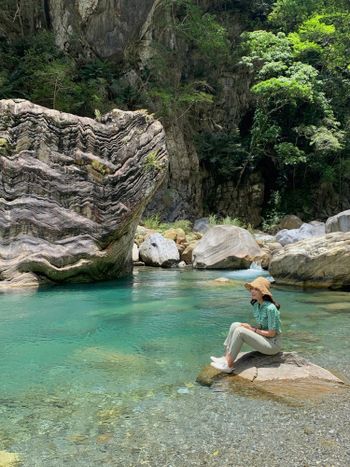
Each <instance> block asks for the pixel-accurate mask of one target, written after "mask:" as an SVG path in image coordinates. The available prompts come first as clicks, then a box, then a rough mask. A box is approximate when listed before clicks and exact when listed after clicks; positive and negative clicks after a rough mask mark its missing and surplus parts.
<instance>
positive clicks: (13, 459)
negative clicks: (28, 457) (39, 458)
mask: <svg viewBox="0 0 350 467" xmlns="http://www.w3.org/2000/svg"><path fill="white" fill-rule="evenodd" d="M17 465H20V457H19V455H18V454H16V453H14V452H7V451H0V467H16V466H17Z"/></svg>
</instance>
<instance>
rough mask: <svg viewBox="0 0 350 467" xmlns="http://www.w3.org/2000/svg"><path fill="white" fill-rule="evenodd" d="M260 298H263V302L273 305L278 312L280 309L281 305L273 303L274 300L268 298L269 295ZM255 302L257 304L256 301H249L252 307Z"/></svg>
mask: <svg viewBox="0 0 350 467" xmlns="http://www.w3.org/2000/svg"><path fill="white" fill-rule="evenodd" d="M262 298H263V300H264V302H270V303H273V304H274V305H275V307H276V308H277V310H279V309H280V308H281V305H280V304H279V303H277V302H275V300H274V299H273V298H272V297H270V295H263V297H262ZM256 302H257V300H251V301H250V303H251V304H252V305H254V303H256Z"/></svg>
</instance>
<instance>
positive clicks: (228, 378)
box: [196, 351, 347, 399]
mask: <svg viewBox="0 0 350 467" xmlns="http://www.w3.org/2000/svg"><path fill="white" fill-rule="evenodd" d="M196 381H197V382H198V383H200V384H202V385H205V386H213V387H216V386H218V385H219V386H220V387H221V388H222V387H223V384H225V387H227V389H229V388H230V387H231V388H232V389H233V388H234V389H235V390H239V387H240V386H241V389H242V390H243V392H244V391H245V390H247V388H250V389H253V390H254V389H255V390H256V391H255V395H256V397H259V396H260V395H261V392H264V393H265V394H270V395H271V396H279V397H292V398H297V399H315V398H318V397H320V396H322V395H324V394H329V393H333V392H337V391H339V389H342V388H346V387H347V386H346V385H345V383H344V381H342V380H341V379H339V378H337V377H336V376H335V375H333V374H332V373H331V372H329V371H328V370H325V369H324V368H321V367H320V366H317V365H314V364H313V363H311V362H309V361H308V360H306V359H304V358H303V357H301V356H299V355H298V354H297V353H295V352H280V353H278V354H276V355H272V356H270V355H263V354H261V353H259V352H255V351H254V352H246V353H241V354H240V355H239V356H238V359H237V360H236V362H235V369H234V373H233V374H228V375H227V374H224V373H221V372H220V371H219V370H216V369H215V368H213V367H212V366H210V365H209V366H207V367H205V368H204V369H203V370H202V371H201V373H200V374H199V375H198V376H197V379H196Z"/></svg>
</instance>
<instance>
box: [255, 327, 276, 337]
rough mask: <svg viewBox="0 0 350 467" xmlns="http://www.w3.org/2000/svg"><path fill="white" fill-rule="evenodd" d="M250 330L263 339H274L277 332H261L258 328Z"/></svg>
mask: <svg viewBox="0 0 350 467" xmlns="http://www.w3.org/2000/svg"><path fill="white" fill-rule="evenodd" d="M252 330H253V331H254V332H256V333H257V334H260V336H264V337H275V335H276V334H277V332H276V331H275V330H274V329H269V330H268V331H263V330H262V329H259V328H252Z"/></svg>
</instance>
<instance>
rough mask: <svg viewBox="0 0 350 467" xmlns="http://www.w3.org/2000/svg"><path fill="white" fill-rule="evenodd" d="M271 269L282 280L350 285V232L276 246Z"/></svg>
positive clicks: (308, 284)
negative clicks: (277, 247)
mask: <svg viewBox="0 0 350 467" xmlns="http://www.w3.org/2000/svg"><path fill="white" fill-rule="evenodd" d="M269 272H270V274H271V275H272V276H273V278H274V279H275V281H276V283H278V284H287V285H298V286H304V287H322V288H331V289H348V288H349V287H350V232H345V233H344V232H335V233H331V234H327V235H324V236H323V237H319V238H311V239H307V240H303V241H301V242H298V243H294V244H293V245H287V246H285V247H284V248H281V249H279V250H275V251H274V252H273V255H272V259H271V262H270V266H269Z"/></svg>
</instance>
